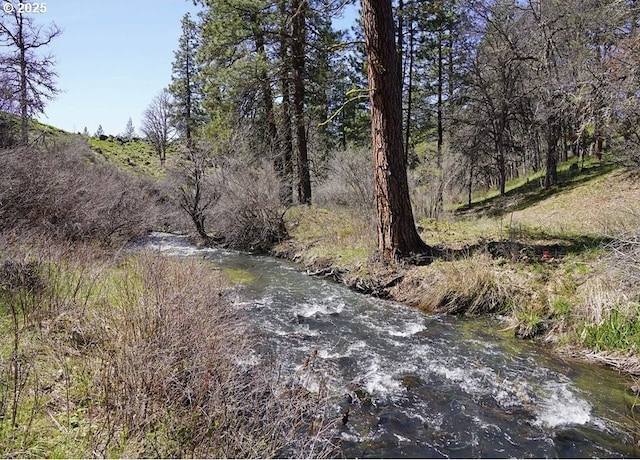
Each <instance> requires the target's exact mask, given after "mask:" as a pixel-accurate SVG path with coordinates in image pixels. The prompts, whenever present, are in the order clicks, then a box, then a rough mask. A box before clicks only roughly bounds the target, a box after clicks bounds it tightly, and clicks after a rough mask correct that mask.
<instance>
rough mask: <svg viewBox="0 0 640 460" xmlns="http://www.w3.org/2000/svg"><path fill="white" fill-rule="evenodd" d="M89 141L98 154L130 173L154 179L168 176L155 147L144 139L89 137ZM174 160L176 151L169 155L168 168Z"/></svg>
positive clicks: (170, 152) (171, 151)
mask: <svg viewBox="0 0 640 460" xmlns="http://www.w3.org/2000/svg"><path fill="white" fill-rule="evenodd" d="M87 140H88V142H89V145H91V148H92V149H93V150H94V151H95V152H96V153H98V154H99V155H101V156H102V157H104V158H105V159H106V160H107V161H109V162H111V163H114V164H117V165H119V166H121V167H122V168H124V169H126V170H128V171H133V172H135V173H138V174H143V175H145V176H148V177H152V178H161V177H163V176H164V175H165V174H166V169H163V168H162V167H161V166H160V159H159V157H158V155H157V153H156V152H155V150H154V149H153V146H152V145H151V144H150V143H149V142H147V141H146V140H144V139H139V138H134V139H132V140H130V141H127V140H125V139H121V138H119V137H114V136H109V137H107V138H106V139H104V140H101V139H99V138H97V137H89V138H87ZM174 158H175V151H173V150H170V151H169V152H168V154H167V168H170V167H171V166H172V164H173V160H174Z"/></svg>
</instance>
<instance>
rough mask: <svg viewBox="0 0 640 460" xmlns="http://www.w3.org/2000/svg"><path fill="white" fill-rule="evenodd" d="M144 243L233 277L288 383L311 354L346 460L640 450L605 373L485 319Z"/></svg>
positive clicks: (171, 241)
mask: <svg viewBox="0 0 640 460" xmlns="http://www.w3.org/2000/svg"><path fill="white" fill-rule="evenodd" d="M148 247H152V248H155V249H159V250H163V251H165V252H167V253H169V254H174V255H178V256H194V255H197V256H199V257H205V258H206V259H208V260H210V261H211V262H212V263H214V264H215V265H216V266H217V267H220V268H222V269H226V270H232V271H234V272H236V273H238V272H241V273H244V274H246V278H247V280H249V281H248V282H247V283H246V284H243V285H242V286H241V287H238V289H237V290H236V291H235V293H234V296H235V297H234V300H235V301H236V303H237V305H238V306H239V307H240V308H242V309H243V310H245V311H246V312H247V316H248V317H249V318H250V319H251V321H253V322H254V327H255V328H256V329H257V330H259V331H260V332H261V333H262V334H263V335H264V336H265V343H267V344H268V347H269V348H270V352H273V353H274V355H275V356H278V357H279V359H281V360H282V362H283V363H285V364H284V365H285V367H286V370H288V371H290V372H291V375H299V374H300V372H297V373H296V371H299V369H300V367H301V366H302V364H303V362H304V361H305V360H308V359H309V358H312V365H313V366H315V368H316V369H317V370H318V374H319V375H323V376H324V379H325V380H326V382H325V383H327V384H328V385H329V388H330V391H331V392H332V393H333V394H335V395H337V401H338V402H336V405H335V416H336V417H340V416H341V413H343V412H344V411H345V407H346V406H348V407H349V416H348V420H347V423H346V425H344V424H342V422H339V423H338V426H339V430H340V432H339V433H338V436H339V439H340V444H341V446H342V447H343V449H344V455H346V456H347V457H396V458H397V457H634V456H638V455H640V449H639V448H638V444H637V443H638V433H637V431H635V430H634V429H633V425H632V424H631V423H630V420H629V417H630V414H631V410H630V406H631V404H633V398H630V397H629V395H627V394H625V383H628V382H625V380H624V378H623V377H622V376H620V375H619V374H617V373H615V372H611V371H608V370H606V369H602V368H600V367H595V366H587V365H582V364H580V363H575V362H567V361H565V360H562V359H559V358H557V357H554V356H550V355H548V354H547V353H545V351H544V350H543V349H541V348H539V347H536V346H534V345H532V344H529V343H528V342H525V341H522V340H518V339H511V338H507V337H505V336H504V335H503V334H499V333H497V332H496V331H497V330H498V329H499V327H498V326H497V325H496V324H491V323H490V322H489V321H490V320H487V319H483V320H469V319H464V318H457V317H442V316H429V315H425V314H423V313H420V312H418V311H416V310H414V309H411V308H408V307H405V306H402V305H399V304H397V303H393V302H388V301H383V300H380V299H375V298H370V297H367V296H364V295H361V294H358V293H355V292H352V291H350V290H348V289H347V288H346V287H344V286H342V285H340V284H337V283H334V282H332V281H329V280H325V279H321V278H317V277H311V276H308V275H307V274H305V273H304V271H302V270H301V269H300V267H298V266H296V265H294V264H291V263H288V262H286V261H281V260H276V259H274V258H271V257H266V256H256V255H249V254H243V253H239V252H233V251H225V250H219V249H197V248H195V247H193V246H191V245H189V244H188V243H187V242H186V240H184V239H183V238H181V237H177V236H174V235H167V234H154V235H153V237H152V238H151V239H150V241H149V243H148ZM303 383H304V384H305V385H306V386H307V387H308V388H309V389H311V390H314V389H315V388H317V387H318V386H319V385H320V382H319V381H314V380H313V379H309V378H305V381H304V382H303ZM346 395H348V396H346ZM634 433H635V434H634Z"/></svg>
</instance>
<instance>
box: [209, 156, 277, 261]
mask: <svg viewBox="0 0 640 460" xmlns="http://www.w3.org/2000/svg"><path fill="white" fill-rule="evenodd" d="M215 181H216V184H217V189H218V190H219V191H220V199H219V200H218V201H217V202H216V204H215V206H213V209H212V212H211V214H212V227H213V228H214V229H215V232H216V234H217V235H221V236H223V238H224V241H225V243H226V244H227V245H228V246H231V247H234V248H239V249H251V250H266V249H269V248H270V247H272V246H273V245H274V244H277V243H279V242H280V241H282V240H283V239H284V237H285V236H286V235H287V231H286V229H285V226H284V218H283V215H284V209H283V206H282V204H281V201H280V189H281V185H282V184H281V181H280V179H279V177H278V175H277V174H276V172H275V170H274V168H273V166H272V165H271V164H270V163H268V162H266V161H265V162H262V163H260V164H259V165H258V166H253V165H251V164H247V163H246V162H243V161H239V160H235V159H227V160H226V161H225V162H224V163H221V164H220V166H219V167H218V168H217V170H216V174H215Z"/></svg>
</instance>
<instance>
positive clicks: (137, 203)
mask: <svg viewBox="0 0 640 460" xmlns="http://www.w3.org/2000/svg"><path fill="white" fill-rule="evenodd" d="M89 155H90V154H88V153H87V147H86V145H82V144H80V143H77V144H75V145H71V146H65V147H62V148H54V149H51V150H35V149H30V148H20V149H15V150H11V151H5V152H3V153H2V155H0V181H2V183H3V187H2V188H1V189H0V230H9V229H22V230H25V231H27V230H38V231H41V232H46V233H48V234H50V235H53V236H56V237H58V238H62V239H68V240H73V241H99V242H101V243H102V244H106V245H118V244H121V243H122V242H123V241H126V240H128V239H130V238H132V237H135V236H139V235H141V234H142V233H143V232H144V231H146V230H147V229H148V228H149V227H150V226H151V224H152V222H153V219H154V218H155V214H156V213H155V212H154V211H157V208H156V206H155V204H156V202H155V201H154V199H152V198H151V197H150V194H149V193H147V192H148V189H147V190H145V185H144V183H143V182H142V181H141V180H140V179H137V178H134V177H132V176H129V175H127V174H126V173H124V172H122V171H120V170H118V169H117V168H116V167H115V166H110V165H108V164H97V163H91V162H90V161H89V160H88V158H89Z"/></svg>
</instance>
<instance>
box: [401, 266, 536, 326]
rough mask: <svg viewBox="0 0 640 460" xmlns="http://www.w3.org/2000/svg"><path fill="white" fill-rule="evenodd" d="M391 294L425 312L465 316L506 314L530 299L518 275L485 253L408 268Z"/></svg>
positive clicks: (528, 291) (525, 286)
mask: <svg viewBox="0 0 640 460" xmlns="http://www.w3.org/2000/svg"><path fill="white" fill-rule="evenodd" d="M393 292H394V296H395V297H396V298H398V299H399V300H401V301H404V302H407V303H409V304H411V305H414V306H416V307H418V308H420V309H422V310H425V311H427V312H432V313H450V314H468V315H479V314H483V313H500V312H507V310H509V309H510V308H511V307H512V306H514V305H517V304H519V303H521V302H523V301H524V300H525V299H530V298H531V292H530V288H529V286H528V285H527V282H526V280H525V279H524V278H523V277H522V276H521V275H519V274H518V273H517V272H516V271H514V270H510V269H508V268H504V267H500V266H499V265H497V264H495V263H494V261H493V260H492V259H491V258H490V257H489V256H488V255H486V254H478V255H475V256H472V257H470V258H467V259H463V260H456V261H451V262H444V261H438V262H435V263H433V264H432V265H430V266H428V267H417V268H413V269H410V270H409V271H408V274H407V276H405V279H404V280H403V282H402V283H400V284H399V285H398V286H397V287H396V288H394V291H393ZM531 300H534V299H531Z"/></svg>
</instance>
